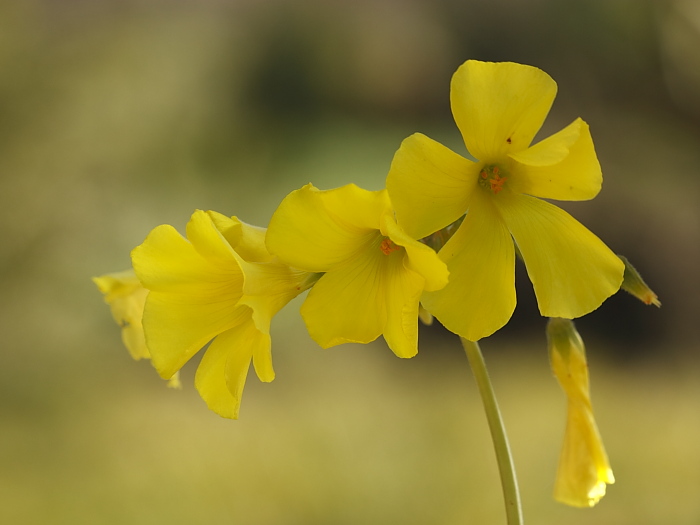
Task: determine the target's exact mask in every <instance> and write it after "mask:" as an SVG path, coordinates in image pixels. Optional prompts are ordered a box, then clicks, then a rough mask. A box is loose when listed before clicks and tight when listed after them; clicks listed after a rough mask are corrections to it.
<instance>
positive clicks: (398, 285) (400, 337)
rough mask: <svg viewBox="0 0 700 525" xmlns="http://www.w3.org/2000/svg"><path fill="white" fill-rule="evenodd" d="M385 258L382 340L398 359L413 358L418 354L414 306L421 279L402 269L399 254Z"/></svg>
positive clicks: (420, 291)
mask: <svg viewBox="0 0 700 525" xmlns="http://www.w3.org/2000/svg"><path fill="white" fill-rule="evenodd" d="M386 259H387V260H386V261H385V268H384V279H383V290H382V292H383V295H384V301H385V302H386V325H385V327H384V339H385V340H386V343H387V345H388V346H389V348H390V349H391V350H392V351H393V352H394V354H396V355H397V356H398V357H404V358H408V357H413V356H414V355H416V354H417V353H418V304H419V299H420V296H421V293H422V292H423V285H424V283H425V279H423V277H421V276H420V275H419V274H417V273H416V272H414V271H412V270H409V269H407V268H405V267H404V264H403V262H402V260H401V259H402V257H401V254H390V255H389V257H387V258H386Z"/></svg>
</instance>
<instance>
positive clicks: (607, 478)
mask: <svg viewBox="0 0 700 525" xmlns="http://www.w3.org/2000/svg"><path fill="white" fill-rule="evenodd" d="M547 340H548V343H549V358H550V362H551V366H552V371H553V372H554V375H555V376H556V378H557V380H558V381H559V384H560V385H561V387H562V389H563V390H564V392H565V393H566V397H567V418H566V431H565V434H564V444H563V446H562V450H561V454H560V457H559V467H558V469H557V478H556V481H555V484H554V499H556V500H557V501H559V502H561V503H565V504H567V505H571V506H574V507H592V506H594V505H595V504H596V503H598V501H600V499H601V498H602V497H603V496H604V495H605V489H606V484H610V483H614V482H615V478H614V476H613V473H612V469H611V468H610V464H609V463H608V457H607V454H606V453H605V448H604V447H603V442H602V439H601V437H600V433H599V432H598V427H597V425H596V423H595V419H594V418H593V408H592V406H591V399H590V389H589V381H588V364H587V362H586V350H585V348H584V345H583V340H582V339H581V336H580V335H579V333H578V332H577V331H576V327H575V326H574V323H573V322H572V321H571V320H569V319H559V318H552V319H550V320H549V322H548V323H547Z"/></svg>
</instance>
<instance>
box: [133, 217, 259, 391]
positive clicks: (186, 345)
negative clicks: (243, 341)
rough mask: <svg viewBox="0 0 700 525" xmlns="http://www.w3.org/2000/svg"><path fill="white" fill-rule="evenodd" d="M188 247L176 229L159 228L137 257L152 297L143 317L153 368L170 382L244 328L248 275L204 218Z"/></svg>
mask: <svg viewBox="0 0 700 525" xmlns="http://www.w3.org/2000/svg"><path fill="white" fill-rule="evenodd" d="M188 234H189V235H190V236H191V238H192V240H193V243H190V242H188V241H187V240H186V239H184V238H183V237H182V236H181V235H180V234H178V233H177V231H175V229H174V228H172V227H170V226H165V225H164V226H159V227H157V228H155V229H154V230H153V231H152V232H151V233H150V234H149V235H148V237H147V238H146V240H145V241H144V242H143V244H141V245H140V246H138V247H137V248H135V249H134V250H133V251H132V262H133V265H134V269H135V270H136V273H137V275H138V276H139V278H140V279H141V281H142V282H143V283H144V286H146V287H147V288H149V289H150V290H151V291H150V293H149V294H148V299H147V301H146V307H145V310H144V315H143V326H144V331H145V334H146V342H147V344H148V347H149V349H150V351H151V356H152V360H153V364H154V366H155V367H156V369H157V370H158V372H159V373H160V374H161V376H162V377H164V378H166V379H167V378H170V377H171V376H172V375H173V374H174V373H175V372H176V371H177V370H179V369H180V368H181V367H182V365H183V364H184V363H185V362H186V361H187V360H189V359H190V358H191V357H192V356H193V355H194V354H195V353H196V352H197V351H198V350H199V349H200V348H202V347H203V346H204V345H205V344H206V343H208V342H209V341H210V340H211V339H212V338H213V337H215V336H216V335H218V334H220V333H222V332H224V331H226V330H228V329H229V328H232V327H233V326H235V325H236V324H238V323H239V322H240V316H241V315H242V313H243V312H245V310H247V308H246V307H238V306H237V303H238V300H239V299H240V298H241V296H242V289H243V273H242V271H241V268H240V266H239V262H238V259H237V257H236V255H235V253H234V252H233V251H232V250H231V248H230V245H229V244H228V243H227V241H226V240H225V239H224V238H223V236H222V235H221V234H220V233H219V232H218V230H216V228H215V227H214V225H213V223H212V222H211V220H210V219H209V218H208V216H207V215H206V214H204V213H203V212H201V213H195V215H193V219H192V221H190V224H188Z"/></svg>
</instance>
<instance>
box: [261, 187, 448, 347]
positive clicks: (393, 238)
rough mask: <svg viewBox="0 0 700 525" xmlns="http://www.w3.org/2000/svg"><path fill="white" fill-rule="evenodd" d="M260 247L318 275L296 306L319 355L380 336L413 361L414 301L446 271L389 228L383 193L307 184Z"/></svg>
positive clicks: (415, 343)
mask: <svg viewBox="0 0 700 525" xmlns="http://www.w3.org/2000/svg"><path fill="white" fill-rule="evenodd" d="M267 247H268V249H269V250H270V252H271V253H274V254H275V255H277V256H278V257H279V258H280V259H281V260H283V261H285V262H286V263H287V264H289V265H291V266H293V267H295V268H302V269H304V270H307V271H310V272H324V275H323V276H322V277H321V278H320V279H319V281H318V283H316V285H315V286H314V287H313V289H312V290H311V291H310V292H309V295H308V297H307V298H306V301H305V302H304V304H303V305H302V307H301V314H302V317H303V318H304V321H305V323H306V326H307V328H308V330H309V333H310V334H311V337H312V338H313V339H314V340H315V341H316V342H317V343H318V344H319V345H321V346H322V347H323V348H328V347H330V346H334V345H338V344H341V343H346V342H355V343H368V342H370V341H373V340H375V339H376V338H377V337H379V336H380V335H383V336H384V339H385V340H386V342H387V344H388V345H389V348H391V350H392V351H393V352H394V353H395V354H396V355H397V356H399V357H412V356H414V355H415V354H416V352H417V351H418V348H417V346H418V311H419V310H418V302H419V299H420V296H421V294H422V293H423V290H436V289H439V288H441V287H442V286H444V285H445V283H446V282H447V269H446V268H445V265H444V263H442V262H441V261H440V260H439V259H438V257H437V254H436V253H435V252H434V251H433V250H432V249H430V248H429V247H428V246H426V245H424V244H422V243H420V242H418V241H416V240H414V239H412V238H411V237H409V236H408V235H406V234H405V233H404V232H403V230H402V229H401V228H400V227H399V226H398V225H397V224H396V221H395V219H394V214H393V210H392V208H391V204H390V202H389V198H388V195H387V193H386V190H382V191H367V190H363V189H361V188H358V187H357V186H355V185H354V184H350V185H347V186H343V187H341V188H336V189H333V190H328V191H320V190H318V189H317V188H314V187H313V186H312V185H311V184H308V185H306V186H304V187H303V188H301V189H299V190H296V191H294V192H292V193H290V194H289V195H288V196H287V197H286V198H285V199H284V201H282V203H281V204H280V206H279V208H278V209H277V211H276V212H275V214H274V215H273V217H272V219H271V221H270V226H269V228H268V231H267Z"/></svg>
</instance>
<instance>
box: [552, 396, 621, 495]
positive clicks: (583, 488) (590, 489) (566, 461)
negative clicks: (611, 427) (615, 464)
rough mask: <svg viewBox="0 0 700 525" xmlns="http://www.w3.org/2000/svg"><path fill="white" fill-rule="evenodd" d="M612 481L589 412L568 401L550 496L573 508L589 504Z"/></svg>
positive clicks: (603, 492) (603, 451)
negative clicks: (562, 442)
mask: <svg viewBox="0 0 700 525" xmlns="http://www.w3.org/2000/svg"><path fill="white" fill-rule="evenodd" d="M614 482H615V478H614V476H613V472H612V469H611V468H610V465H609V464H608V457H607V455H606V453H605V449H604V448H603V442H602V439H601V437H600V433H599V432H598V427H597V426H596V424H595V421H594V419H593V413H592V412H591V410H589V409H588V408H587V407H586V406H585V405H581V404H575V403H569V407H568V410H567V418H566V430H565V434H564V445H563V447H562V451H561V455H560V457H559V466H558V468H557V477H556V480H555V483H554V499H556V500H557V501H559V502H561V503H565V504H567V505H571V506H574V507H592V506H594V505H595V504H596V503H598V501H600V499H601V498H602V497H603V496H605V489H606V485H607V484H611V483H614Z"/></svg>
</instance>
